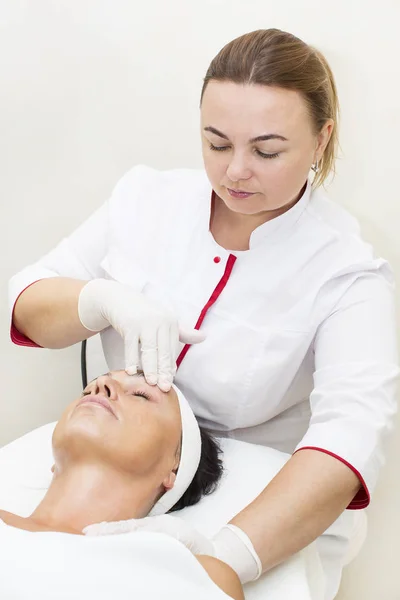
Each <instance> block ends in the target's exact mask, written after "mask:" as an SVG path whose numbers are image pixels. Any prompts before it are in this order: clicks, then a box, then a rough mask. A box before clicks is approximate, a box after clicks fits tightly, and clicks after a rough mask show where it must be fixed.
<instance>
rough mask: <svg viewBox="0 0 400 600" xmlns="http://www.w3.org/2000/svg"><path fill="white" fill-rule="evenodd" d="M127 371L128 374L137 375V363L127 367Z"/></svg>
mask: <svg viewBox="0 0 400 600" xmlns="http://www.w3.org/2000/svg"><path fill="white" fill-rule="evenodd" d="M125 371H126V373H127V374H128V375H136V373H137V366H136V365H131V366H130V367H125Z"/></svg>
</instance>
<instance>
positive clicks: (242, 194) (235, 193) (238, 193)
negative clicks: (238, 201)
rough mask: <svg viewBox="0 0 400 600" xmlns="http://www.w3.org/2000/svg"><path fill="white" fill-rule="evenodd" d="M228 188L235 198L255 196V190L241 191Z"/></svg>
mask: <svg viewBox="0 0 400 600" xmlns="http://www.w3.org/2000/svg"><path fill="white" fill-rule="evenodd" d="M226 189H227V190H228V192H229V193H230V195H231V196H232V197H233V198H248V197H249V196H253V195H254V194H255V192H241V191H239V190H232V189H231V188H226Z"/></svg>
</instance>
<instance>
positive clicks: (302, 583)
mask: <svg viewBox="0 0 400 600" xmlns="http://www.w3.org/2000/svg"><path fill="white" fill-rule="evenodd" d="M53 427H54V424H49V425H45V426H44V427H42V428H39V429H37V430H35V431H33V432H31V433H29V434H27V435H26V436H24V437H23V438H20V439H19V440H16V441H14V442H12V443H11V444H9V445H8V446H5V447H4V448H2V449H0V481H1V486H0V508H2V509H3V510H9V511H11V512H15V513H17V514H20V515H22V516H26V515H29V514H30V512H31V511H32V510H33V509H34V508H35V506H36V505H37V504H38V503H39V502H40V499H41V498H42V497H43V495H44V493H45V491H46V488H47V486H48V485H49V483H50V480H51V471H50V469H51V466H52V456H51V445H50V439H51V433H52V430H53ZM222 446H223V449H224V455H225V456H224V463H225V468H226V474H225V477H224V479H223V481H222V483H221V485H220V487H219V489H218V491H217V492H216V493H214V494H213V495H211V496H209V497H206V498H204V499H203V500H202V501H201V502H200V503H199V504H198V505H196V506H193V507H189V508H187V509H185V510H183V511H181V512H180V513H175V514H176V515H177V516H178V515H179V516H180V517H182V518H184V519H186V520H188V521H189V522H190V523H192V524H193V525H194V526H195V527H197V528H198V529H199V530H200V531H202V532H203V533H204V534H206V535H213V534H214V533H215V532H216V531H217V530H218V529H219V527H221V525H222V524H224V523H226V522H227V521H228V520H229V519H230V518H231V517H232V516H233V515H234V514H235V513H237V512H238V511H239V510H240V509H241V508H243V507H244V506H245V505H246V504H248V503H249V502H250V501H251V500H252V499H253V498H255V497H256V496H257V494H258V493H259V492H260V491H261V490H262V489H263V488H264V487H265V485H266V484H267V483H268V482H269V481H270V479H272V477H273V476H274V475H275V473H276V472H277V471H278V470H279V469H280V468H281V467H282V466H283V464H284V463H285V462H286V460H287V458H288V457H287V455H285V454H283V453H280V452H277V451H275V450H271V449H269V448H265V447H260V446H255V445H250V444H244V443H243V442H237V441H234V440H222ZM3 529H4V526H3ZM17 533H18V534H19V532H18V531H17ZM22 535H23V536H24V538H25V537H26V536H31V537H26V539H29V541H32V543H31V546H30V547H31V552H32V554H35V560H36V559H38V562H39V563H40V562H41V559H42V561H44V559H45V556H49V554H47V555H46V554H45V551H44V550H43V549H42V548H43V546H42V545H41V544H39V542H38V543H37V550H35V543H36V542H35V539H38V540H39V538H36V537H35V536H39V535H42V536H61V537H62V538H63V539H68V540H70V538H72V537H73V538H74V539H73V541H68V542H66V543H65V544H71V545H75V544H76V545H77V544H82V548H83V549H84V550H85V551H86V550H88V549H89V546H87V545H86V544H87V541H86V540H89V538H81V537H78V536H75V537H74V536H70V535H67V534H48V533H44V534H36V533H35V534H32V533H24V532H22ZM143 535H147V536H148V535H150V534H143ZM131 536H138V534H137V533H134V534H128V536H116V538H115V539H116V541H114V542H110V539H111V538H106V541H104V542H100V543H102V544H104V546H102V547H101V548H103V549H104V557H103V555H102V558H101V560H102V561H103V562H101V561H100V559H99V561H100V562H99V565H98V568H99V570H100V569H101V570H102V571H103V570H104V571H105V572H107V568H108V566H107V567H106V565H110V564H111V563H114V562H115V561H116V557H117V556H119V553H120V552H121V553H124V552H126V556H125V555H124V557H123V558H121V561H122V564H123V565H125V566H126V568H127V569H128V566H127V565H129V569H128V572H129V573H130V574H131V576H133V574H134V571H135V569H134V565H135V560H136V552H138V553H139V550H138V548H139V546H137V544H138V543H139V542H140V544H141V543H143V544H145V543H146V544H147V542H145V541H144V539H143V538H140V540H139V539H138V538H134V541H133V542H132V550H130V548H131V546H130V543H131V542H130V541H129V538H130V537H131ZM112 537H114V536H112ZM123 537H126V538H127V539H126V540H125V541H122V542H120V541H119V538H123ZM117 538H118V539H117ZM161 538H165V536H161ZM15 539H16V540H17V537H16V536H15ZM20 539H21V544H20V545H21V548H22V547H24V548H25V547H27V546H25V542H24V544H22V537H21V538H20ZM48 539H49V540H51V539H56V538H55V537H53V538H50V537H49V538H48ZM60 539H61V538H60ZM94 539H95V540H97V539H98V538H94ZM164 541H165V543H164ZM164 541H162V543H161V542H160V541H159V540H157V543H155V542H156V541H155V540H154V551H155V553H156V558H155V559H154V560H152V562H151V564H150V566H147V567H145V566H144V565H141V569H142V571H141V572H143V573H144V572H149V573H151V574H152V577H153V578H154V579H155V580H157V581H155V582H154V585H156V583H157V582H160V581H162V580H164V587H163V590H164V591H163V596H158V598H160V597H164V598H174V597H175V596H174V594H173V593H172V589H173V588H171V587H169V588H168V587H166V585H167V584H168V585H172V583H173V582H174V581H175V579H174V578H175V577H176V573H175V571H174V570H172V571H171V577H172V579H169V578H168V573H166V572H165V569H164V568H161V567H162V566H163V564H164V566H165V565H169V564H170V563H169V561H170V559H171V557H172V558H173V556H174V554H175V553H176V556H177V561H178V562H179V561H181V562H179V564H180V567H179V568H180V573H181V576H182V578H183V579H184V580H186V578H187V577H188V576H190V577H192V572H193V569H194V567H196V570H198V571H199V573H201V569H200V570H199V569H197V566H198V567H199V568H200V565H197V563H193V561H191V559H192V558H193V557H192V556H191V555H190V553H189V551H187V550H186V549H185V548H183V547H181V545H180V544H179V543H178V542H174V544H173V545H171V544H169V543H168V542H170V541H173V540H164ZM46 543H47V542H46ZM51 543H52V542H50V541H49V542H48V544H49V548H50V546H51ZM57 543H58V542H57ZM108 543H110V544H111V545H107V544H108ZM18 544H19V542H18V541H17V543H16V549H15V552H16V554H15V564H16V568H17V571H16V573H15V577H19V578H21V577H24V578H25V571H24V570H26V569H28V571H29V570H30V569H31V568H32V563H29V562H26V563H25V564H24V565H22V564H21V569H20V570H19V571H18V560H19V559H18V557H19V553H18ZM113 544H117V546H116V547H115V552H116V554H114V546H113ZM119 544H121V545H119ZM159 544H160V545H159ZM177 544H178V546H177ZM63 546H64V543H63V544H61V548H62V547H63ZM1 547H2V548H4V545H3V542H1ZM65 547H67V546H66V545H65ZM68 548H69V546H68ZM96 548H100V546H98V547H96ZM146 548H147V546H146ZM85 551H83V550H82V552H81V551H78V550H76V552H77V556H81V561H83V563H84V562H85V560H86V559H85V558H84V557H85ZM159 551H160V552H161V554H159ZM46 552H47V551H46ZM90 552H92V549H91V547H90ZM163 552H165V562H164V563H163V560H164V559H162V553H163ZM56 554H57V552H56V551H54V555H56ZM188 554H189V555H190V556H189V557H188V558H186V557H187V555H188ZM4 555H5V556H6V557H7V552H6V551H5V552H4V550H3V555H2V556H4ZM50 555H51V553H50ZM150 555H151V552H150V549H149V553H148V556H149V557H150ZM105 559H107V560H105ZM104 561H105V562H104ZM44 562H45V561H44ZM62 564H63V563H62V561H61V565H60V566H59V567H58V569H59V573H61V574H59V576H61V577H62V578H64V577H66V576H67V575H68V573H69V571H71V569H68V570H67V566H68V563H67V562H65V566H64V567H63V566H62ZM190 564H191V565H192V566H190ZM30 565H31V566H30ZM193 565H194V567H193ZM5 568H7V567H5V564H1V562H0V573H1V571H2V570H4V569H5ZM52 568H56V565H55V564H54V563H52V565H51V567H50V568H48V570H49V571H50V569H52ZM94 568H95V564H94V565H93V566H92V567H91V569H93V570H94ZM112 568H113V567H112ZM60 569H61V571H60ZM146 569H147V571H146ZM159 569H160V576H158V575H157V572H158V570H159ZM111 572H112V571H111ZM77 573H78V575H77V577H78V579H77V582H76V583H74V582H72V583H73V585H72V588H70V589H74V585H75V588H77V589H78V587H79V586H82V585H83V584H82V577H86V578H87V585H88V586H90V585H92V584H93V576H92V575H89V574H88V575H87V576H86V575H84V573H85V571H82V572H79V571H77ZM103 575H104V577H105V574H102V575H101V577H103ZM155 575H156V577H154V576H155ZM115 576H116V575H114V576H113V577H115ZM119 576H120V577H122V575H119ZM68 577H71V575H68ZM198 578H200V579H201V576H200V575H196V576H195V577H194V581H199V579H198ZM1 579H2V578H1V577H0V580H1ZM78 582H79V586H78ZM104 585H105V584H104ZM174 585H175V583H174ZM195 585H197V583H196V584H195ZM213 589H214V588H213ZM323 589H324V575H323V572H322V568H321V563H320V560H319V555H318V553H317V549H316V545H315V544H312V545H311V546H310V547H308V548H306V549H305V550H303V551H302V552H300V553H298V554H297V555H295V556H294V557H292V558H291V559H290V560H289V561H287V562H285V563H284V564H282V565H280V566H279V567H277V568H275V569H274V570H272V571H271V572H270V573H268V574H265V575H263V576H262V577H261V578H260V579H259V580H258V581H257V582H254V583H251V584H248V585H247V586H245V595H246V600H264V598H265V599H266V600H291V599H295V600H322V599H323V598H324V591H323ZM0 591H1V592H2V590H1V588H0ZM76 591H77V590H75V592H76ZM217 592H218V590H217ZM149 593H150V592H149ZM185 593H186V594H187V595H186V597H185V598H190V599H191V600H195V598H196V595H195V594H196V590H191V591H190V595H189V593H188V592H185ZM202 593H204V592H202ZM212 593H215V589H214V592H211V591H210V595H206V594H204V595H203V596H202V598H203V599H204V598H210V600H214V597H213V596H212V595H211V594H212ZM218 593H219V592H218ZM221 593H222V592H221ZM26 597H27V596H26V595H25V596H10V597H8V596H6V595H4V594H3V593H0V598H7V600H9V599H10V600H11V598H16V599H18V600H20V598H21V599H22V598H24V600H25V599H26ZM28 597H29V598H32V599H33V598H35V597H34V596H33V595H32V592H30V595H29V596H28ZM60 597H61V598H74V599H75V598H79V596H76V595H73V594H72V595H71V596H60ZM87 597H90V598H92V597H95V594H94V592H93V590H92V592H91V594H90V595H89V596H86V597H85V600H86V598H87ZM104 597H105V596H104ZM112 597H118V595H117V594H115V593H114V594H113V595H112ZM137 597H139V598H140V599H141V600H147V598H152V597H153V596H151V595H147V596H146V595H143V591H142V592H141V595H140V596H137ZM40 598H41V600H44V599H45V598H46V596H43V594H42V596H40ZM49 598H50V596H49ZM52 598H54V596H52ZM97 598H102V596H97ZM120 598H121V599H123V598H124V596H120ZM130 598H135V596H132V595H131V596H130ZM46 600H47V599H46Z"/></svg>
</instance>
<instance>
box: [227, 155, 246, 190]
mask: <svg viewBox="0 0 400 600" xmlns="http://www.w3.org/2000/svg"><path fill="white" fill-rule="evenodd" d="M246 162H247V159H246V157H245V156H243V155H242V154H239V153H238V152H236V153H235V154H234V155H233V157H232V159H231V161H230V163H229V166H228V168H227V170H226V174H227V176H228V177H229V179H230V181H232V182H233V183H235V184H237V183H239V182H240V181H246V180H247V179H250V177H251V171H250V169H249V168H248V165H247V164H246ZM242 185H243V184H242ZM238 187H239V186H238V185H236V186H234V189H236V188H238ZM243 187H245V186H244V185H243Z"/></svg>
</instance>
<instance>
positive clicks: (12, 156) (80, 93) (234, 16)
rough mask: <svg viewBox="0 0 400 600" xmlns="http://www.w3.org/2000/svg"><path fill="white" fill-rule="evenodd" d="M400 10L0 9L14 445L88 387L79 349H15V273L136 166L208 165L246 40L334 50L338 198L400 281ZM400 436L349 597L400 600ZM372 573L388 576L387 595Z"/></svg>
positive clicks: (251, 3) (210, 3) (224, 6)
mask: <svg viewBox="0 0 400 600" xmlns="http://www.w3.org/2000/svg"><path fill="white" fill-rule="evenodd" d="M399 7H400V4H399V2H398V0H380V2H372V0H336V2H333V1H329V2H328V1H326V2H321V1H313V0H303V1H302V2H298V1H297V0H280V2H275V1H274V2H268V0H247V1H246V2H244V1H243V0H198V1H194V0H192V1H188V0H181V1H178V0H169V1H168V2H165V1H163V0H147V1H146V2H143V3H138V2H134V1H132V0H102V1H101V2H99V1H98V0H47V1H46V0H34V1H31V2H30V1H29V0H25V1H23V0H0V194H1V195H0V207H1V208H0V210H1V226H2V232H1V233H2V235H1V237H0V257H1V258H0V260H1V270H0V286H1V295H2V298H3V300H2V302H1V303H0V310H1V314H0V328H1V330H0V356H1V363H2V385H1V391H2V393H1V400H0V445H1V444H2V443H5V442H7V441H9V440H11V439H13V438H15V437H16V436H18V435H20V434H22V433H23V432H25V431H27V430H29V429H31V428H33V427H34V426H36V425H38V424H40V423H43V422H45V421H48V420H52V419H55V418H56V417H57V416H58V415H59V413H60V410H61V409H62V407H63V406H64V405H65V404H66V403H67V402H68V401H69V400H71V399H72V398H73V397H74V395H75V394H77V393H78V391H79V386H80V377H79V364H78V360H79V348H70V349H68V350H63V351H58V352H56V351H52V352H49V351H46V350H30V349H21V348H15V347H13V346H12V344H11V343H10V342H9V339H8V315H7V309H6V284H7V280H8V278H9V276H10V275H11V274H12V273H14V272H15V271H16V270H18V269H20V268H21V267H22V266H24V265H25V264H27V263H29V262H31V261H33V260H34V259H36V258H37V257H39V256H40V255H41V254H43V253H44V252H46V251H47V250H48V249H50V248H51V247H52V246H53V245H54V244H55V243H56V242H57V241H58V240H59V239H60V238H61V236H63V235H66V234H68V232H69V231H71V229H73V228H74V227H75V226H76V225H77V224H78V223H79V222H80V221H82V220H83V219H84V218H85V217H86V216H88V215H89V214H90V213H91V212H92V211H93V210H94V208H95V207H97V206H98V205H99V204H100V203H102V202H103V201H104V200H105V199H106V198H107V196H108V195H109V193H110V191H111V189H112V187H113V185H114V184H115V182H116V180H117V179H118V177H119V176H120V175H121V174H122V173H123V172H124V171H125V170H126V169H128V168H129V167H130V166H131V165H133V164H135V163H138V162H140V163H147V164H150V165H153V166H156V167H161V168H168V167H174V166H200V165H201V154H200V144H199V133H198V100H199V92H200V87H201V83H202V77H203V76H204V73H205V70H206V68H207V65H208V63H209V61H210V60H211V58H212V57H213V56H214V55H215V54H216V52H217V51H218V50H219V49H220V48H221V47H222V46H223V45H224V44H225V43H226V42H227V41H229V40H230V39H232V38H233V37H236V36H238V35H240V34H242V33H244V32H247V31H251V30H254V29H259V28H266V27H278V28H281V29H285V30H288V31H292V32H293V33H295V34H296V35H298V36H300V37H302V38H303V39H304V40H305V41H307V42H309V43H312V44H314V45H316V46H317V47H319V48H320V49H321V50H322V51H323V52H324V53H325V55H326V56H327V58H328V60H329V61H330V63H331V66H332V67H333V70H334V72H335V74H336V79H337V84H338V88H339V93H340V98H341V104H342V126H341V142H342V148H343V156H342V159H341V160H340V161H339V164H338V176H337V178H336V180H335V182H334V184H333V185H332V187H331V189H330V194H331V196H332V198H334V199H335V200H336V201H337V202H340V203H342V204H344V205H345V206H346V207H348V208H349V209H350V210H351V211H352V212H353V213H354V214H356V215H357V216H358V217H359V218H360V219H361V221H362V224H363V227H364V231H365V235H366V236H367V238H368V239H369V240H371V241H372V242H373V243H374V244H375V246H376V248H377V250H378V251H379V252H380V253H381V254H383V255H384V256H385V257H387V258H389V259H390V260H391V262H392V264H393V266H394V268H395V270H396V272H397V276H398V275H399V274H400V248H399V246H398V245H397V247H396V237H398V235H397V236H396V233H397V229H398V226H399V222H400V206H399V197H398V196H399V194H398V188H397V181H398V161H399V150H398V141H399V134H400V123H399V120H400V118H399V109H400V106H399V100H398V98H399V95H400V84H399V77H398V75H399V67H398V57H399V56H400V43H399V35H398V24H399V23H400V9H399ZM396 57H397V58H396ZM398 437H399V435H398V436H397V438H394V440H393V450H392V453H391V461H390V464H389V466H388V469H387V471H386V473H385V474H384V477H383V478H382V484H381V487H380V489H379V490H378V494H377V499H376V502H375V506H374V507H373V511H374V513H373V514H372V518H373V526H372V536H373V537H372V542H370V545H369V548H372V547H375V548H376V550H377V551H376V555H374V556H372V555H371V554H368V552H369V550H368V548H367V549H366V555H365V558H364V557H361V558H360V559H359V560H360V561H361V562H359V563H356V564H355V565H354V567H353V570H352V571H351V569H350V570H349V574H350V575H349V576H347V579H348V581H347V582H346V588H345V590H344V591H343V594H345V595H343V596H342V598H346V600H347V599H350V598H352V599H353V598H354V597H356V594H357V597H361V598H363V599H364V600H369V599H371V600H372V598H374V599H375V598H377V597H379V598H384V600H395V599H396V598H397V599H398V598H400V584H397V581H396V582H395V581H394V579H392V578H390V577H389V578H387V577H386V575H385V574H387V573H389V574H390V573H391V572H393V573H395V569H396V565H395V562H394V560H395V558H394V557H395V556H396V553H395V552H394V551H393V550H391V549H388V544H389V543H390V539H392V540H393V544H394V542H395V541H397V540H398V539H400V535H399V534H400V521H399V519H398V520H397V522H395V523H394V522H392V521H390V520H389V518H388V517H387V515H388V514H390V510H392V512H393V511H394V510H395V507H396V503H397V506H400V502H399V500H400V489H399V483H398V479H399V477H398V472H399V471H398V459H397V457H398V456H399V450H400V448H399V440H398ZM379 550H381V551H379ZM364 554H365V553H364ZM373 561H376V562H375V564H374V565H373V564H372V562H373ZM358 565H360V566H358ZM372 568H374V569H375V568H376V569H378V570H379V569H380V570H381V575H378V573H377V575H376V578H375V579H374V578H373V579H374V580H375V581H376V582H377V581H378V579H377V578H378V577H379V579H380V581H381V583H379V584H378V583H376V586H377V587H376V588H374V584H373V583H372V582H371V569H372ZM363 569H364V571H363ZM365 569H366V570H367V571H368V573H366V572H365ZM352 573H356V576H355V575H352ZM360 573H361V575H360ZM368 574H369V578H368V576H367V575H368ZM357 579H358V580H359V581H358V582H357ZM382 586H384V587H382ZM385 586H386V587H385ZM383 589H384V591H385V593H383V591H382V590H383ZM395 590H397V591H395Z"/></svg>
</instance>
